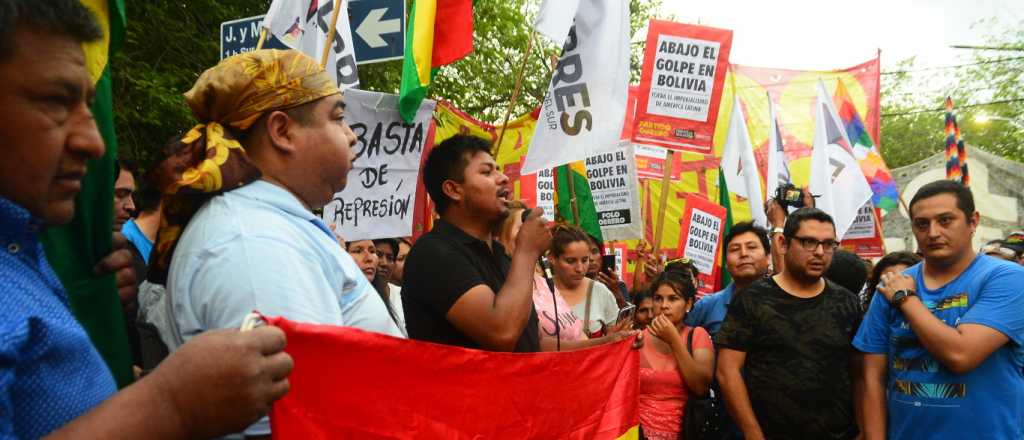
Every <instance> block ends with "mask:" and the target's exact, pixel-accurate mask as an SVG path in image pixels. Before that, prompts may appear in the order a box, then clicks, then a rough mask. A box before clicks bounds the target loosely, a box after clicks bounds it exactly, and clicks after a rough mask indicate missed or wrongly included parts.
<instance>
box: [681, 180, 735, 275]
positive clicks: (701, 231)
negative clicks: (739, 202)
mask: <svg viewBox="0 0 1024 440" xmlns="http://www.w3.org/2000/svg"><path fill="white" fill-rule="evenodd" d="M725 214H726V213H725V208H723V207H722V206H720V205H718V204H716V203H713V202H711V201H709V200H707V199H705V198H703V197H700V196H697V195H694V194H687V195H686V211H684V213H683V218H682V228H681V230H680V234H679V249H682V250H683V256H685V257H686V258H689V259H691V260H693V264H694V266H695V267H696V268H697V271H698V272H700V274H699V275H698V278H699V281H700V289H699V292H698V295H705V294H708V293H712V292H714V291H715V290H717V287H718V286H716V284H717V280H718V272H719V270H721V263H720V262H719V260H718V248H719V244H720V243H721V241H722V233H723V232H724V230H725Z"/></svg>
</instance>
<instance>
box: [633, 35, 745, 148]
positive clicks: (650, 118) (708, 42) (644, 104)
mask: <svg viewBox="0 0 1024 440" xmlns="http://www.w3.org/2000/svg"><path fill="white" fill-rule="evenodd" d="M731 47H732V31H730V30H725V29H716V28H710V27H705V26H696V25H686V24H681V23H673V22H669V21H661V20H651V22H650V26H649V27H648V31H647V50H646V51H645V52H644V66H643V70H642V71H641V73H640V100H639V102H638V104H637V109H636V113H637V114H636V120H635V124H636V126H635V128H634V131H633V141H634V142H636V143H646V144H652V145H660V146H663V147H666V148H671V149H673V150H681V151H694V152H698V153H710V152H711V151H712V145H713V144H712V137H713V135H714V133H715V123H716V122H717V120H718V106H719V101H721V99H722V88H723V85H724V83H725V74H726V71H727V70H728V67H729V51H730V49H731Z"/></svg>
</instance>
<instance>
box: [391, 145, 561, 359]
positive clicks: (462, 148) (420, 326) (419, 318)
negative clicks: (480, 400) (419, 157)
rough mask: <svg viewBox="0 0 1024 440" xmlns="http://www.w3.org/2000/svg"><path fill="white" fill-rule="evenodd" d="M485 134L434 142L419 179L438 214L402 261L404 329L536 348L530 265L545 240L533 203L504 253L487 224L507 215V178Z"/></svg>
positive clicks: (488, 345)
mask: <svg viewBox="0 0 1024 440" xmlns="http://www.w3.org/2000/svg"><path fill="white" fill-rule="evenodd" d="M490 149H491V145H490V142H488V141H487V140H484V139H481V138H478V137H473V136H467V135H456V136H454V137H452V138H450V139H448V140H446V141H444V142H442V143H440V144H438V145H436V146H435V147H434V149H433V150H432V151H431V152H430V155H429V156H428V157H427V161H426V163H425V164H424V166H423V183H424V185H425V186H426V187H427V192H429V193H430V198H431V199H432V200H433V201H434V204H435V206H436V207H437V208H436V209H437V213H438V215H439V216H440V217H441V218H440V219H438V220H437V221H436V222H435V224H434V229H433V230H431V231H430V232H429V233H427V234H425V235H424V236H423V237H421V238H420V239H419V240H417V241H416V244H415V245H413V247H412V250H410V251H409V255H408V257H407V258H406V262H405V274H404V279H403V281H404V286H403V288H402V303H403V306H404V308H405V321H406V326H407V328H408V330H409V337H410V338H412V339H419V340H424V341H430V342H436V343H440V344H447V345H458V346H461V347H468V348H478V349H484V350H493V351H515V352H536V351H540V339H539V336H538V331H537V327H538V321H537V313H536V312H535V311H534V308H533V268H534V264H536V262H537V259H538V258H540V256H541V254H542V253H543V252H544V251H545V250H547V248H548V246H549V245H550V242H551V231H550V230H549V228H548V227H547V226H546V225H545V222H544V220H543V219H542V218H541V216H540V214H541V212H540V211H539V210H534V211H533V212H532V213H531V214H530V215H529V216H528V217H527V219H526V221H525V222H524V223H523V226H522V229H521V230H520V231H519V236H518V237H517V239H516V246H515V252H514V253H513V255H512V258H511V259H510V258H509V257H508V256H507V255H506V254H505V249H504V248H503V247H502V246H501V244H500V243H498V241H497V240H493V239H492V238H491V233H492V231H494V230H495V227H496V226H497V225H500V224H501V221H502V220H503V219H504V218H505V216H507V215H508V206H507V205H508V203H509V201H510V197H511V189H510V188H509V179H508V177H507V176H505V175H504V174H502V172H501V171H499V170H498V165H497V164H496V163H495V162H494V158H493V157H491V154H490Z"/></svg>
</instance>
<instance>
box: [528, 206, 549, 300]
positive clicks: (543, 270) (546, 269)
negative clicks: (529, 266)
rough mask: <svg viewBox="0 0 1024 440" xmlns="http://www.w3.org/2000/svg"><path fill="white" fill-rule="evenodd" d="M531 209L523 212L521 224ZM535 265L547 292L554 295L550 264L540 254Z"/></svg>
mask: <svg viewBox="0 0 1024 440" xmlns="http://www.w3.org/2000/svg"><path fill="white" fill-rule="evenodd" d="M531 211H533V208H527V209H524V210H523V214H522V222H523V223H526V218H527V217H529V216H530V212H531ZM537 264H540V269H541V273H542V274H543V275H544V281H546V282H547V283H548V290H550V291H551V293H555V275H554V274H553V273H552V272H551V262H549V261H548V258H547V257H545V256H544V254H541V256H540V258H538V259H537Z"/></svg>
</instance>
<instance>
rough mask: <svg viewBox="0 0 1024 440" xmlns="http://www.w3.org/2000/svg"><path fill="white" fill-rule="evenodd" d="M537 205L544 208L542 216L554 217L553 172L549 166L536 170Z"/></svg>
mask: <svg viewBox="0 0 1024 440" xmlns="http://www.w3.org/2000/svg"><path fill="white" fill-rule="evenodd" d="M537 207H538V208H540V209H543V210H544V218H546V219H549V220H551V219H554V218H555V174H554V173H552V172H551V168H544V169H542V170H540V171H538V172H537Z"/></svg>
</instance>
